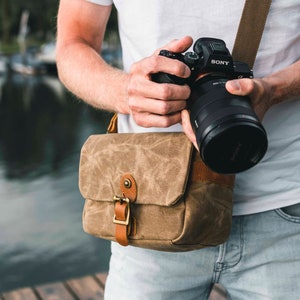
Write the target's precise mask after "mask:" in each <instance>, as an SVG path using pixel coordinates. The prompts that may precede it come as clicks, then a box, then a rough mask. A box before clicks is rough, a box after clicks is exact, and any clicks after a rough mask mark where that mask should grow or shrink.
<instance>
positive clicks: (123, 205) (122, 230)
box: [113, 196, 130, 246]
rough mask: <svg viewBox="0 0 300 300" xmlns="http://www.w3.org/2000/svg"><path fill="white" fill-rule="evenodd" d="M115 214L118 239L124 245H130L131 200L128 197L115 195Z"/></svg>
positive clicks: (114, 221) (114, 219) (114, 220)
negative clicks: (128, 232)
mask: <svg viewBox="0 0 300 300" xmlns="http://www.w3.org/2000/svg"><path fill="white" fill-rule="evenodd" d="M114 202H115V214H114V217H113V223H114V224H116V230H115V235H116V240H117V242H118V243H119V244H121V245H122V246H127V245H128V238H127V236H128V234H127V231H128V228H129V221H130V200H129V199H128V198H126V197H119V196H115V197H114Z"/></svg>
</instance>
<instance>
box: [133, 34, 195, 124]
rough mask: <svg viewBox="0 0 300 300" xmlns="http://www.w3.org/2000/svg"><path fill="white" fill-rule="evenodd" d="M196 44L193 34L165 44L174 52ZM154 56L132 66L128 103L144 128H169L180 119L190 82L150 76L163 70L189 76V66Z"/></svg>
mask: <svg viewBox="0 0 300 300" xmlns="http://www.w3.org/2000/svg"><path fill="white" fill-rule="evenodd" d="M192 43H193V40H192V38H191V37H188V36H187V37H184V38H182V39H180V40H174V41H172V42H170V43H168V44H167V45H166V46H164V47H163V48H162V49H166V50H169V51H172V52H178V53H181V52H184V51H186V50H187V49H188V48H189V47H190V46H191V45H192ZM159 51H160V49H158V50H157V51H155V53H154V54H153V55H151V56H150V57H147V58H145V59H142V60H141V61H139V62H136V63H135V64H133V65H132V67H131V70H130V79H129V84H128V106H129V108H130V111H131V114H132V116H133V119H134V120H135V122H136V123H137V124H138V125H139V126H143V127H169V126H171V125H174V124H176V123H179V122H180V121H181V111H182V110H183V109H185V107H186V100H187V99H188V98H189V95H190V88H189V86H187V85H176V84H169V83H156V82H153V81H151V75H152V74H155V73H158V72H164V73H168V74H172V75H176V76H179V77H183V78H187V77H189V76H190V69H189V68H188V66H187V65H185V64H184V63H182V62H180V61H178V60H173V59H170V58H166V57H163V56H160V55H158V54H159Z"/></svg>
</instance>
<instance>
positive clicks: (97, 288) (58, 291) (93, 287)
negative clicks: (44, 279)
mask: <svg viewBox="0 0 300 300" xmlns="http://www.w3.org/2000/svg"><path fill="white" fill-rule="evenodd" d="M106 277H107V273H99V274H95V275H90V276H85V277H81V278H75V279H70V280H66V281H64V282H55V283H48V284H43V285H39V286H34V287H26V288H20V289H17V290H14V291H10V292H7V293H3V294H1V295H0V299H1V300H102V299H104V288H105V282H106ZM209 300H226V292H225V291H224V289H223V288H222V287H221V286H219V285H215V287H214V289H213V291H212V293H211V296H210V297H209Z"/></svg>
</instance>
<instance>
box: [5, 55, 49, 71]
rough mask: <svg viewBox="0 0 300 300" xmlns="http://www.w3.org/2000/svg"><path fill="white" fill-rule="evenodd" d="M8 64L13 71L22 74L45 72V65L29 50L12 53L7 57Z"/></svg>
mask: <svg viewBox="0 0 300 300" xmlns="http://www.w3.org/2000/svg"><path fill="white" fill-rule="evenodd" d="M9 66H10V69H11V70H12V71H13V72H17V73H21V74H24V75H41V74H45V73H46V67H45V66H44V65H43V64H42V63H41V62H39V61H38V60H37V59H36V58H35V55H34V54H32V53H30V52H26V53H25V54H14V55H12V56H11V57H10V59H9Z"/></svg>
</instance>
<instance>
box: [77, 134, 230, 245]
mask: <svg viewBox="0 0 300 300" xmlns="http://www.w3.org/2000/svg"><path fill="white" fill-rule="evenodd" d="M193 152H194V151H193V146H192V144H191V142H190V141H189V140H188V139H187V137H186V136H185V134H183V133H139V134H131V133H128V134H126V133H124V134H104V135H92V136H90V137H89V138H88V140H87V141H86V143H85V144H84V146H83V148H82V151H81V158H80V170H79V174H80V176H79V187H80V191H81V193H82V196H83V197H84V198H85V199H86V202H85V207H84V212H83V228H84V230H85V231H86V232H87V233H90V234H92V235H95V236H97V237H100V238H104V239H109V240H113V241H117V242H119V243H120V244H122V245H128V244H129V245H133V246H139V247H145V248H151V249H157V250H162V251H187V250H193V249H199V248H202V247H207V246H215V245H218V244H220V243H223V242H225V241H226V239H227V238H228V235H229V231H230V225H231V213H232V190H233V182H234V176H232V175H220V174H217V173H214V172H212V171H210V170H209V169H208V168H207V167H206V166H205V165H204V164H203V163H202V161H201V160H200V157H199V155H198V153H197V155H195V154H196V153H195V154H194V153H193Z"/></svg>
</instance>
